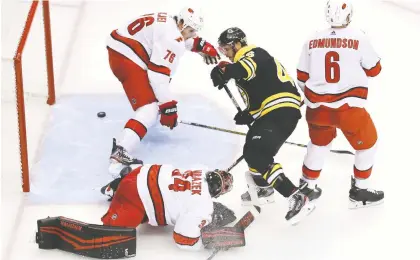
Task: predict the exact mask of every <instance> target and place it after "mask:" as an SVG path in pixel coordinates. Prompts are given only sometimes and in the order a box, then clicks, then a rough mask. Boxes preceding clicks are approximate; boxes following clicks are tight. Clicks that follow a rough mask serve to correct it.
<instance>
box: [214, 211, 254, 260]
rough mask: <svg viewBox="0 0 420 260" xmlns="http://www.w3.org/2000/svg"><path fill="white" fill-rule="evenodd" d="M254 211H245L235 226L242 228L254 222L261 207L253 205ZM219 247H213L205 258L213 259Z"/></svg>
mask: <svg viewBox="0 0 420 260" xmlns="http://www.w3.org/2000/svg"><path fill="white" fill-rule="evenodd" d="M254 207H255V209H256V211H255V210H253V209H251V210H250V211H248V212H247V213H245V215H244V216H243V217H242V218H241V219H240V220H239V221H238V222H236V224H235V227H242V228H243V229H244V230H245V229H246V228H247V227H249V225H251V223H252V222H254V219H255V217H256V216H257V215H259V214H260V212H261V208H260V207H258V206H254ZM220 250H221V249H220V248H218V249H215V250H214V251H213V253H212V254H211V255H210V256H209V258H207V260H211V259H213V258H214V257H215V256H216V255H217V253H219V251H220Z"/></svg>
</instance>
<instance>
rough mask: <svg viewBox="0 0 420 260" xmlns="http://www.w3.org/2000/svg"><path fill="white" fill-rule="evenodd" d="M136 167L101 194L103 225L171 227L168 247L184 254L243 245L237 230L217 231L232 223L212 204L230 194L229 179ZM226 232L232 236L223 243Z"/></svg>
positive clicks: (227, 213) (196, 172)
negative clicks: (104, 202) (104, 206)
mask: <svg viewBox="0 0 420 260" xmlns="http://www.w3.org/2000/svg"><path fill="white" fill-rule="evenodd" d="M137 166H138V167H137V168H135V169H134V170H132V171H131V168H130V167H127V168H125V170H123V171H122V172H121V174H120V175H121V177H120V178H118V179H115V180H113V181H112V182H111V183H109V184H108V185H106V186H105V187H103V188H102V190H101V191H102V193H103V194H105V195H108V196H110V197H111V205H110V207H109V209H108V211H107V212H106V214H105V215H104V216H103V217H102V222H103V224H104V225H109V226H118V227H133V228H135V227H137V226H138V225H140V224H143V223H148V224H150V225H152V226H166V225H171V226H174V231H173V239H174V242H175V243H176V244H177V246H178V247H180V248H182V249H188V250H198V249H200V248H202V245H203V244H204V246H205V247H206V248H214V247H217V244H219V245H221V244H223V243H226V244H229V245H230V246H232V245H233V244H234V245H236V246H240V245H244V236H243V230H241V229H240V228H239V229H235V228H226V227H225V228H224V227H223V226H225V225H227V224H229V223H231V222H233V221H234V220H235V219H236V217H235V215H234V213H233V211H232V210H230V209H228V208H227V207H225V206H224V205H222V204H221V203H217V202H213V200H212V198H217V197H219V196H220V195H223V194H226V193H227V192H229V191H230V190H231V189H232V183H233V177H232V175H231V174H230V173H228V172H226V171H221V170H214V171H207V172H205V171H202V170H186V171H183V170H180V169H178V168H174V167H172V166H169V165H144V166H139V165H137ZM129 171H130V172H129ZM127 172H128V174H127ZM227 231H228V232H229V233H231V234H232V236H231V238H230V239H231V240H229V241H227V240H226V233H225V232H227ZM209 233H211V235H209V236H206V234H209ZM202 237H203V239H202ZM204 237H209V238H208V239H204ZM220 243H221V244H220Z"/></svg>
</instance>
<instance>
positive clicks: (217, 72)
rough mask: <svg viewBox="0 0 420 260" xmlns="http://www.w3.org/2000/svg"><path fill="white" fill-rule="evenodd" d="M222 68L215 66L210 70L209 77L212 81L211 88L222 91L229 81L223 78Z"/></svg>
mask: <svg viewBox="0 0 420 260" xmlns="http://www.w3.org/2000/svg"><path fill="white" fill-rule="evenodd" d="M223 74H224V72H223V68H221V67H219V66H216V67H214V68H213V69H212V70H211V73H210V77H211V80H212V81H213V86H215V87H217V88H218V89H222V88H223V87H224V85H225V84H226V83H227V82H228V81H229V80H226V79H225V78H224V77H223Z"/></svg>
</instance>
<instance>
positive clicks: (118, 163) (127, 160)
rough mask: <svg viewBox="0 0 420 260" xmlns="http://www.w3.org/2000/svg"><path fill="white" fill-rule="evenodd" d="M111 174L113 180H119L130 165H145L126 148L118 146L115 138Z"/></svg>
mask: <svg viewBox="0 0 420 260" xmlns="http://www.w3.org/2000/svg"><path fill="white" fill-rule="evenodd" d="M109 161H110V165H109V169H108V170H109V172H110V173H111V175H112V177H113V178H118V177H119V174H120V172H121V171H122V170H123V169H124V168H125V167H126V166H129V165H132V164H140V165H143V161H142V160H139V159H137V158H134V157H133V156H131V155H130V154H129V153H128V152H127V150H126V149H124V147H122V146H120V145H117V141H116V140H115V138H114V139H113V144H112V151H111V156H110V158H109Z"/></svg>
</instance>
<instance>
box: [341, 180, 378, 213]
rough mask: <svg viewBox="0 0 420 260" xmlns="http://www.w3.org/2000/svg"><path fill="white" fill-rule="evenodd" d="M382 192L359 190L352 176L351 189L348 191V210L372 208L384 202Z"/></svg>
mask: <svg viewBox="0 0 420 260" xmlns="http://www.w3.org/2000/svg"><path fill="white" fill-rule="evenodd" d="M384 196H385V195H384V192H383V191H377V190H372V189H360V188H358V187H357V186H356V180H355V179H354V177H353V176H352V178H351V189H350V191H349V200H350V202H349V208H350V209H358V208H366V207H372V206H376V205H379V204H382V203H383V202H384Z"/></svg>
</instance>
